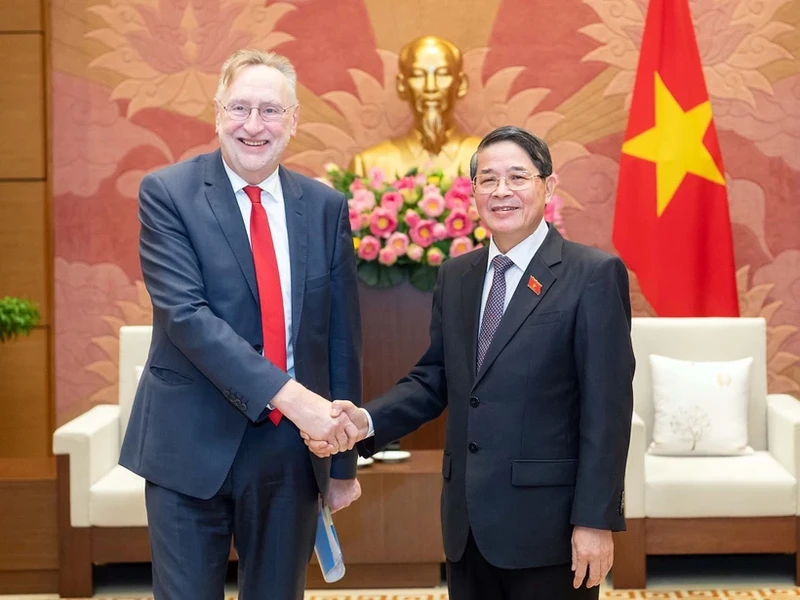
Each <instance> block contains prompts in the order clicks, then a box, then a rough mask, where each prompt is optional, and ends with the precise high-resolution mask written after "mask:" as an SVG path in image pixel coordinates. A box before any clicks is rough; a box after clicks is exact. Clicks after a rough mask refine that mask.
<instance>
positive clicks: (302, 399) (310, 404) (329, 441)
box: [272, 380, 358, 454]
mask: <svg viewBox="0 0 800 600" xmlns="http://www.w3.org/2000/svg"><path fill="white" fill-rule="evenodd" d="M272 405H273V406H274V407H275V408H277V409H278V410H280V411H281V412H282V413H283V416H285V417H286V418H287V419H289V420H290V421H291V422H292V423H294V424H295V425H297V428H298V429H300V431H302V432H305V433H306V434H307V435H308V436H309V437H310V438H312V439H315V440H320V441H321V442H323V443H325V444H326V448H327V450H328V454H336V453H337V452H343V451H344V450H352V449H353V446H355V444H356V442H357V441H358V439H357V437H358V430H357V429H356V427H355V426H354V425H353V424H352V423H351V422H350V418H349V417H348V416H347V414H346V412H343V411H341V410H337V411H335V412H336V414H335V415H334V414H333V413H334V411H333V410H332V409H331V403H330V402H328V401H327V400H326V399H325V398H323V397H322V396H319V395H317V394H315V393H314V392H312V391H310V390H307V389H306V388H304V387H303V386H302V385H300V384H299V383H297V382H296V381H294V380H290V381H288V382H287V383H286V385H284V386H283V387H282V388H281V389H280V391H278V393H277V394H275V397H274V398H273V399H272Z"/></svg>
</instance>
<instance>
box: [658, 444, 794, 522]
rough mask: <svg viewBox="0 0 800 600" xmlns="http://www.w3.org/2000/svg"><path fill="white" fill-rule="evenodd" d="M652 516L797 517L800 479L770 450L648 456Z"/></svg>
mask: <svg viewBox="0 0 800 600" xmlns="http://www.w3.org/2000/svg"><path fill="white" fill-rule="evenodd" d="M644 469H645V513H646V515H647V516H648V517H650V518H694V517H776V516H790V515H795V513H796V512H797V511H796V505H797V495H796V488H797V482H796V480H795V478H794V476H793V475H791V474H790V473H789V472H788V471H787V470H786V469H784V468H783V467H782V466H781V465H780V464H779V463H778V461H776V460H775V459H774V458H773V457H772V456H771V455H770V454H769V453H768V452H755V453H753V454H750V455H747V456H698V457H693V458H686V457H679V456H653V455H646V456H645V459H644Z"/></svg>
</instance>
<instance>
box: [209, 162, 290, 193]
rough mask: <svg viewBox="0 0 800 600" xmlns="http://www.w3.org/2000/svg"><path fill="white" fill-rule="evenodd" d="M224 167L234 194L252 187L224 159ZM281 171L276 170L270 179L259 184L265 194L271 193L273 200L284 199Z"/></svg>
mask: <svg viewBox="0 0 800 600" xmlns="http://www.w3.org/2000/svg"><path fill="white" fill-rule="evenodd" d="M222 166H224V167H225V173H227V174H228V179H229V180H230V182H231V187H232V188H233V193H234V194H235V193H236V192H238V191H239V190H243V189H244V186H246V185H250V184H249V183H247V182H246V181H245V180H244V179H242V178H241V177H240V176H239V175H238V174H237V173H236V172H235V171H234V170H233V169H231V168H230V167H229V166H228V163H226V162H225V159H224V158H223V159H222ZM279 170H280V169H278V168H276V169H275V170H274V171H273V172H272V174H271V175H270V176H269V177H267V178H266V179H265V180H264V181H262V182H261V183H259V184H258V187H260V188H261V189H262V190H264V191H265V192H269V194H270V195H271V196H272V197H273V198H275V199H276V200H279V201H280V199H281V198H283V194H282V193H280V191H281V178H280V176H279V175H278V172H279Z"/></svg>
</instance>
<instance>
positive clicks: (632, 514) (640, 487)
mask: <svg viewBox="0 0 800 600" xmlns="http://www.w3.org/2000/svg"><path fill="white" fill-rule="evenodd" d="M646 451H647V432H646V431H645V426H644V421H643V420H642V418H641V417H640V416H639V415H637V414H636V413H635V412H634V413H633V418H632V419H631V443H630V446H629V447H628V462H627V464H626V466H625V518H626V519H643V518H644V516H645V515H644V455H645V452H646Z"/></svg>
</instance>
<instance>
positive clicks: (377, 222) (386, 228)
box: [369, 208, 397, 238]
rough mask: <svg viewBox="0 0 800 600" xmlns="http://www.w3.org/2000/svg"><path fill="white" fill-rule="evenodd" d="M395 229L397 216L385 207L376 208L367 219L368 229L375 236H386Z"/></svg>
mask: <svg viewBox="0 0 800 600" xmlns="http://www.w3.org/2000/svg"><path fill="white" fill-rule="evenodd" d="M395 229H397V217H396V216H395V214H394V213H393V212H392V211H390V210H386V209H385V208H376V209H375V210H374V211H372V216H371V217H370V219H369V230H370V231H371V232H372V235H374V236H375V237H382V238H388V237H389V236H390V235H391V234H392V232H393V231H394V230H395Z"/></svg>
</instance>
